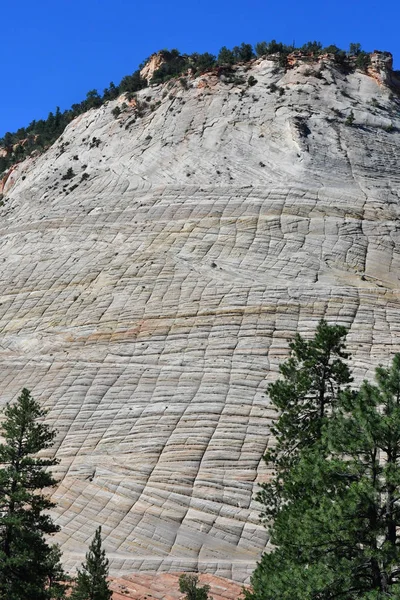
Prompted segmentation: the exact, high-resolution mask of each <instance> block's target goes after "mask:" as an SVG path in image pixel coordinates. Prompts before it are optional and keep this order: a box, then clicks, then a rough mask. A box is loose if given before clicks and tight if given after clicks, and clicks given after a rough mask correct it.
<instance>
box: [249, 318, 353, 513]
mask: <svg viewBox="0 0 400 600" xmlns="http://www.w3.org/2000/svg"><path fill="white" fill-rule="evenodd" d="M346 333H347V330H346V328H345V327H341V326H339V325H328V324H327V322H326V321H324V320H321V321H320V322H319V324H318V326H317V329H316V333H315V337H314V339H312V340H310V341H307V340H305V339H304V338H302V337H301V336H300V335H296V336H295V338H294V340H293V341H292V342H291V343H290V356H289V359H288V360H287V361H286V362H285V363H284V364H283V365H281V366H280V368H279V371H280V373H281V375H282V379H279V380H278V381H276V382H274V383H271V384H270V385H269V386H268V389H267V393H268V395H269V397H270V399H271V401H272V404H273V405H274V406H275V408H276V409H277V410H278V411H279V412H280V416H279V418H278V420H277V422H276V423H275V425H274V426H273V427H272V433H273V435H274V436H275V440H276V443H275V446H274V447H273V448H272V449H271V450H269V451H267V452H266V454H265V456H264V460H265V462H266V463H267V465H268V466H269V467H270V468H271V469H272V470H273V473H274V477H273V479H272V481H270V482H268V483H264V484H263V485H262V486H261V487H262V490H261V491H260V493H259V494H258V496H257V499H258V500H259V501H260V502H261V503H262V504H263V505H264V512H263V518H264V519H266V520H269V519H271V518H276V516H277V513H278V512H279V509H280V506H281V505H282V502H284V501H285V493H286V492H285V477H286V475H287V474H288V473H289V472H290V468H291V467H292V466H293V465H294V464H295V463H296V460H297V459H298V456H299V454H300V452H301V451H302V450H303V449H305V448H308V449H310V448H311V447H312V446H313V445H314V444H315V443H317V442H319V440H320V439H321V435H322V429H323V425H324V423H325V420H326V417H327V415H328V414H330V412H331V411H332V410H333V409H334V407H335V406H336V404H337V401H338V397H339V394H340V391H341V390H342V389H343V387H346V386H347V385H348V384H349V383H350V382H351V381H352V378H351V375H350V371H349V369H348V367H347V365H346V363H345V362H344V360H346V359H348V358H349V355H348V354H347V353H346V351H345V343H344V340H345V337H346Z"/></svg>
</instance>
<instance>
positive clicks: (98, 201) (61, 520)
mask: <svg viewBox="0 0 400 600" xmlns="http://www.w3.org/2000/svg"><path fill="white" fill-rule="evenodd" d="M313 69H314V70H313V72H311V73H310V67H309V66H307V65H305V64H299V65H297V66H295V67H294V68H293V69H291V70H289V71H288V72H287V73H286V74H285V73H283V71H280V70H279V68H277V65H276V63H275V62H274V61H273V60H262V59H259V60H256V61H254V63H253V64H252V65H251V69H250V70H247V71H245V68H244V67H238V69H237V72H236V74H237V76H238V78H237V79H236V80H234V81H232V80H231V79H229V78H227V77H224V76H222V77H220V78H218V77H217V75H216V74H207V75H203V76H201V77H198V78H197V79H190V80H188V86H185V87H188V89H185V87H183V86H182V85H181V83H180V82H179V81H176V82H172V83H169V84H165V85H163V86H156V87H149V88H147V89H145V90H143V91H141V92H140V93H139V94H138V96H137V100H132V101H131V102H128V101H127V99H125V98H123V97H121V98H119V99H118V100H116V101H113V102H110V103H109V104H107V105H105V106H103V107H101V108H99V109H96V110H91V111H89V112H88V113H86V114H84V115H82V116H80V117H78V118H77V119H76V120H75V121H73V122H72V123H71V124H70V125H69V126H68V128H67V129H66V131H65V132H64V134H63V135H62V137H61V138H60V139H59V140H58V141H57V142H56V143H55V144H54V145H53V147H52V148H50V149H49V150H48V151H47V152H46V153H44V154H43V155H42V156H39V157H37V156H36V157H33V158H30V159H28V160H26V161H25V162H23V163H20V164H19V165H17V167H16V168H15V169H14V170H13V171H12V173H11V174H10V175H9V177H8V180H7V182H6V184H5V187H4V190H3V194H4V206H3V207H2V208H1V219H0V228H1V234H0V270H1V276H0V286H1V290H0V367H1V368H0V378H1V392H2V394H1V404H2V405H4V404H5V403H6V402H7V401H12V400H13V399H15V398H16V397H17V395H18V394H19V392H20V390H21V388H22V387H27V388H29V389H30V390H31V391H32V393H33V395H34V397H35V398H37V399H39V400H40V401H41V402H42V403H43V405H44V406H46V407H47V408H48V409H49V411H50V412H49V415H48V417H47V420H48V422H49V424H50V425H51V426H52V427H54V428H56V429H57V432H58V433H57V441H56V444H55V446H54V448H52V449H51V450H49V451H48V452H49V454H51V455H54V454H55V455H56V457H57V458H58V459H59V461H60V462H59V465H58V466H57V467H56V469H55V474H56V476H57V478H58V479H59V484H58V486H57V488H56V489H55V490H54V500H55V501H56V502H57V508H56V509H55V510H54V516H55V519H56V521H57V523H58V524H59V525H60V526H61V527H62V529H61V532H60V533H59V534H58V536H57V541H58V542H59V543H60V544H61V546H62V550H63V552H64V558H65V561H66V565H67V567H68V568H70V569H74V568H75V567H76V566H77V565H79V564H80V562H81V561H82V559H83V558H84V553H85V551H86V549H87V545H88V543H89V541H90V539H91V538H92V536H93V533H94V531H95V529H96V527H97V526H98V525H100V524H101V525H102V528H103V536H104V545H105V548H106V551H107V554H108V556H109V558H110V565H111V572H112V573H113V574H114V575H119V576H124V575H126V574H129V573H132V572H135V571H136V572H138V571H142V572H153V573H155V572H158V573H161V572H180V571H185V570H197V569H198V570H199V571H200V572H203V573H209V574H214V575H216V576H222V577H227V578H231V579H233V580H236V581H238V582H246V581H248V579H249V575H250V573H251V571H252V569H253V568H254V566H255V563H256V561H257V560H258V559H259V557H260V555H261V553H262V551H263V550H264V549H265V547H266V545H267V543H268V539H267V533H266V530H265V529H264V528H263V527H262V526H261V525H260V523H259V508H260V507H259V506H258V505H257V503H256V502H255V500H254V495H255V492H256V490H257V485H258V483H259V482H260V481H263V480H265V478H266V477H267V476H268V473H267V471H266V468H265V466H264V464H263V461H262V460H261V457H262V455H263V453H264V452H265V450H266V448H267V446H268V444H269V443H271V436H270V426H271V421H272V419H273V418H274V417H275V412H274V410H273V408H272V407H271V406H270V404H269V401H268V398H267V396H266V394H265V389H266V385H267V383H268V382H269V381H272V380H274V379H275V378H276V377H277V374H278V366H279V363H280V361H282V360H283V359H284V358H285V357H286V356H287V352H288V339H289V338H290V337H292V336H293V335H294V333H295V332H300V333H301V334H303V335H305V336H311V335H312V332H313V330H314V329H315V326H316V324H317V323H318V321H319V319H321V317H324V318H326V319H327V320H328V321H329V322H330V323H339V324H342V325H345V326H347V327H348V328H349V335H348V344H349V349H350V350H351V352H352V355H353V358H352V367H353V368H354V370H355V374H356V377H357V378H358V379H361V378H364V377H367V378H370V377H372V375H373V370H374V368H375V366H376V365H378V364H379V363H383V364H387V363H388V362H389V361H390V358H391V356H392V355H393V353H394V352H396V351H399V350H400V336H399V333H400V331H399V330H400V310H399V309H400V301H399V300H400V298H399V273H400V228H399V202H400V199H399V189H400V134H399V129H400V120H399V116H398V115H399V111H398V108H399V99H398V96H397V95H396V93H394V95H393V91H391V90H390V89H389V88H388V87H387V86H386V85H384V84H381V83H380V82H379V81H376V80H375V79H374V78H372V77H370V76H368V75H365V74H362V73H359V72H356V73H354V74H350V75H344V74H341V73H340V72H339V71H337V70H336V69H335V67H334V66H333V64H332V63H331V62H329V61H328V60H326V61H323V60H322V61H320V63H318V65H316V66H314V67H313ZM250 75H252V76H253V77H254V78H255V79H256V80H257V83H256V85H254V86H248V85H247V83H246V82H247V79H248V77H249V76H250ZM271 83H275V85H276V86H277V87H278V90H277V91H275V92H274V91H273V90H272V89H271V88H270V87H269V86H270V84H271ZM281 89H282V90H283V92H281V91H280V90H281ZM123 102H126V104H127V107H125V106H122V108H123V110H122V113H121V115H120V116H118V118H115V117H114V116H113V114H112V110H113V108H115V106H116V105H117V104H119V105H122V104H123ZM138 106H140V115H138ZM351 110H352V111H353V113H354V117H355V123H354V125H353V126H351V127H350V126H346V124H345V119H346V116H348V115H349V114H350V111H351ZM71 169H72V172H71Z"/></svg>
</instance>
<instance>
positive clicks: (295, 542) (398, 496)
mask: <svg viewBox="0 0 400 600" xmlns="http://www.w3.org/2000/svg"><path fill="white" fill-rule="evenodd" d="M324 329H325V335H326V334H327V335H328V336H329V335H332V334H333V331H332V328H330V327H329V326H327V325H326V324H325V325H324ZM319 333H321V328H320V331H319ZM324 337H325V336H324ZM342 341H343V340H342ZM297 342H298V343H305V344H306V347H307V346H308V345H309V342H304V340H302V338H300V339H299V338H298V339H297ZM313 342H315V340H314V341H313ZM341 352H344V348H342V350H341ZM341 360H342V359H341V358H339V359H334V360H333V361H332V360H331V361H330V364H331V366H332V367H333V365H334V364H336V366H337V367H339V372H341V373H342V375H343V373H346V369H344V371H343V367H342V366H341V365H340V363H341ZM337 361H339V362H337ZM285 364H286V365H287V363H285ZM321 364H322V363H321ZM301 366H302V364H300V367H301ZM335 370H336V367H335V369H334V371H335ZM298 371H301V368H299V369H298ZM282 372H283V375H284V380H283V383H285V385H286V388H282V387H281V388H280V389H281V391H282V394H283V395H285V393H286V392H284V390H285V389H286V390H288V392H287V400H286V401H287V402H289V405H290V406H291V404H292V402H293V396H292V395H291V392H292V391H293V388H292V387H291V379H294V381H295V382H297V381H298V379H299V377H300V375H298V374H297V373H294V372H293V370H292V369H291V368H289V367H288V371H285V369H284V370H283V371H282ZM303 375H304V373H303ZM321 375H322V371H321V370H320V369H317V370H316V371H315V370H314V375H313V377H312V379H313V385H312V386H311V387H310V388H309V389H315V390H317V389H318V388H319V389H321V386H320V382H321V381H322V379H321ZM345 378H346V379H348V378H349V377H345ZM318 381H319V383H318ZM376 381H377V384H376V385H371V384H369V383H367V382H364V383H363V384H362V386H361V387H360V389H359V390H350V389H349V388H347V389H344V390H343V389H337V391H336V392H334V393H333V394H332V396H331V397H332V398H334V402H330V407H329V409H328V410H327V412H326V413H325V416H324V417H323V420H322V421H321V422H320V423H319V425H318V427H317V428H316V430H312V431H314V433H313V434H312V435H307V436H306V438H304V437H303V435H302V434H301V435H300V434H299V428H298V427H297V424H298V426H299V427H300V426H301V422H302V421H303V419H302V418H301V415H302V414H304V413H301V411H299V412H298V416H299V420H298V421H296V419H295V413H292V422H293V427H292V428H290V429H288V428H287V427H285V429H284V430H285V431H286V432H287V437H288V442H290V439H292V440H293V441H294V446H293V444H291V443H289V444H286V445H285V446H284V451H286V448H289V449H290V448H293V447H295V450H296V451H295V460H289V461H288V462H286V463H280V464H279V468H280V469H281V472H280V485H279V486H276V491H277V492H279V493H280V498H279V499H280V502H278V503H277V502H275V505H274V506H273V507H272V510H271V508H270V506H269V505H268V502H269V500H270V497H269V496H268V495H267V496H265V497H264V498H262V497H261V499H262V500H264V501H265V502H267V505H266V507H265V509H266V510H265V512H266V514H272V515H273V516H274V522H273V524H272V525H270V534H271V543H272V544H273V547H274V549H273V550H272V552H270V553H269V554H264V556H263V557H262V560H261V562H260V563H259V565H258V566H257V568H256V570H255V571H254V573H253V576H252V586H253V589H252V590H251V591H250V592H247V593H246V596H247V599H248V600H275V599H276V598H280V599H281V600H293V599H296V600H322V599H323V600H334V599H336V598H341V599H344V600H356V599H363V600H383V599H384V598H397V599H398V598H400V535H399V532H400V355H396V356H395V358H394V360H393V363H392V365H391V367H390V368H388V369H385V368H382V367H381V368H379V369H377V371H376ZM334 385H335V384H334ZM328 388H330V389H331V390H334V386H333V387H332V386H331V385H330V384H329V385H328ZM291 399H292V400H291ZM282 402H284V401H283V400H282ZM281 418H283V419H284V422H286V421H285V418H284V415H283V413H282V417H280V418H279V419H278V423H279V421H280V419H281ZM287 418H288V417H286V420H287ZM316 418H317V419H318V415H316ZM305 420H306V421H307V419H305ZM291 432H293V437H291V436H292V433H291ZM299 442H300V445H299ZM278 446H279V442H278ZM280 447H281V449H282V445H281V446H280Z"/></svg>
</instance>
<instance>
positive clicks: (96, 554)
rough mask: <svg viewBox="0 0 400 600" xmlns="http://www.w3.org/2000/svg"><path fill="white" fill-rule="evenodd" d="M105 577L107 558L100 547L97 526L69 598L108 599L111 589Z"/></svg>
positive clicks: (84, 599)
mask: <svg viewBox="0 0 400 600" xmlns="http://www.w3.org/2000/svg"><path fill="white" fill-rule="evenodd" d="M107 577H108V559H107V558H106V554H105V551H104V550H102V547H101V527H98V529H96V533H95V535H94V538H93V540H92V543H91V544H90V546H89V551H88V552H87V554H86V562H85V563H83V564H82V569H81V570H78V576H77V578H76V587H75V589H74V591H73V593H72V596H71V600H110V598H111V597H112V591H111V590H110V588H109V585H108V581H107Z"/></svg>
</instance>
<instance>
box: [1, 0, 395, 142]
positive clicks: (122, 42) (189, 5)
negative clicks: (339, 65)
mask: <svg viewBox="0 0 400 600" xmlns="http://www.w3.org/2000/svg"><path fill="white" fill-rule="evenodd" d="M399 18H400V3H399V2H398V1H397V0H386V2H382V1H380V2H378V1H376V0H347V1H344V0H305V1H304V0H303V1H301V2H300V1H299V0H297V1H294V0H285V1H284V2H283V1H282V0H252V1H251V2H250V1H249V0H229V1H228V0H175V1H174V0H172V1H171V0H170V1H169V2H168V1H165V0H164V1H163V2H159V1H154V0H148V1H147V2H144V1H143V0H141V1H140V2H138V1H137V0H113V1H112V2H111V0H52V1H51V2H50V1H49V0H36V2H32V0H18V2H6V1H4V2H2V10H1V24H2V36H1V47H2V50H1V58H2V60H1V66H2V69H1V88H2V89H1V93H0V136H1V135H3V134H4V133H5V132H6V131H15V130H16V129H18V127H21V126H25V125H28V124H29V122H30V121H32V120H33V119H40V118H45V117H47V115H48V113H49V111H50V110H54V109H55V107H56V106H60V107H61V109H62V110H64V109H66V108H69V107H70V105H71V104H72V103H74V102H79V101H81V100H83V99H84V98H85V96H86V92H87V91H88V90H90V89H93V88H96V89H98V90H99V91H102V90H103V89H104V87H106V86H107V85H108V84H109V82H110V81H114V82H115V83H118V82H119V81H120V79H121V78H122V77H123V76H124V75H127V74H129V73H132V72H133V71H134V70H136V68H137V66H138V64H139V63H140V62H141V61H142V60H143V59H144V58H146V57H147V56H148V55H150V54H151V53H152V52H154V51H156V50H159V49H161V48H178V49H179V50H180V51H181V52H188V53H190V52H195V51H198V52H205V51H209V52H212V53H214V54H215V53H218V50H219V49H220V47H221V46H223V45H226V46H228V47H232V46H234V45H236V44H240V43H241V42H242V41H245V42H250V43H253V44H254V43H256V42H257V41H260V40H266V41H269V40H271V39H273V38H275V39H277V40H278V41H282V42H285V43H288V44H289V43H292V42H293V40H294V41H295V43H296V44H297V45H301V44H303V43H304V42H306V41H308V40H315V39H316V40H319V41H321V42H322V43H323V44H324V45H328V44H331V43H335V44H337V45H338V46H340V47H342V48H345V49H347V48H348V45H349V43H350V42H360V43H361V44H362V47H363V48H364V49H365V50H374V49H379V50H389V51H390V52H392V53H393V55H394V59H395V68H399V69H400V37H399V35H398V23H399Z"/></svg>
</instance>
